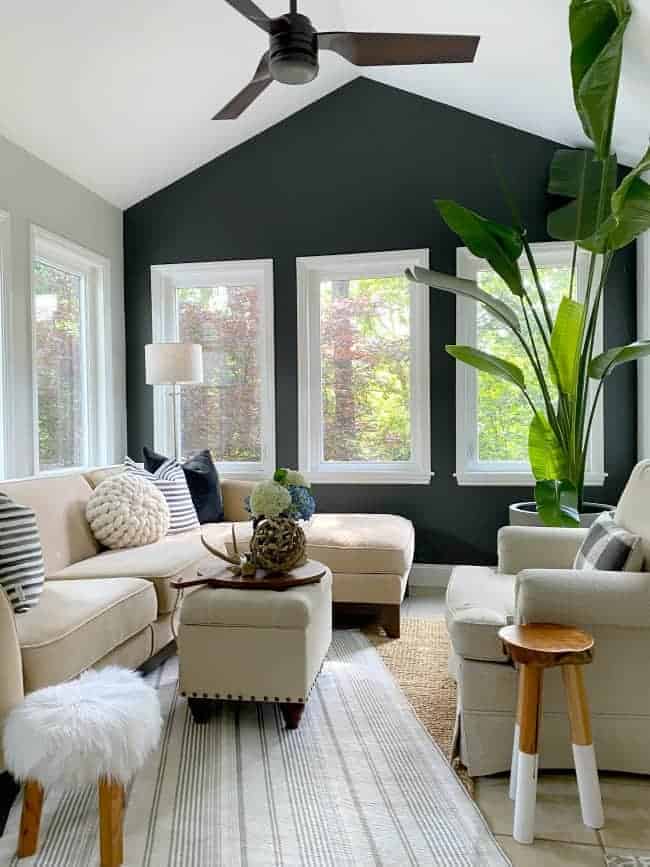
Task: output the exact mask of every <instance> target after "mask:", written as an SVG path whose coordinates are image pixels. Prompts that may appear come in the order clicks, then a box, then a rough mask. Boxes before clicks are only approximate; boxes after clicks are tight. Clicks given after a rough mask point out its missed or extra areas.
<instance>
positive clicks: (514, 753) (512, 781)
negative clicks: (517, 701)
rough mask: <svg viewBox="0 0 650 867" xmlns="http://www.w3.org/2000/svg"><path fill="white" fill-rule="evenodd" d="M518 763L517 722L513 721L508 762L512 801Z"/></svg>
mask: <svg viewBox="0 0 650 867" xmlns="http://www.w3.org/2000/svg"><path fill="white" fill-rule="evenodd" d="M518 765H519V723H518V722H516V723H515V737H514V740H513V742H512V761H511V762H510V789H509V792H508V794H509V795H510V800H511V801H514V800H515V797H516V796H517V773H518V771H517V768H518Z"/></svg>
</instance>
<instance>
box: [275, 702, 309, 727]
mask: <svg viewBox="0 0 650 867" xmlns="http://www.w3.org/2000/svg"><path fill="white" fill-rule="evenodd" d="M304 709H305V706H304V704H299V703H298V702H284V703H283V704H281V705H280V710H281V711H282V716H283V717H284V724H285V725H286V727H287V728H288V729H297V728H298V726H299V725H300V720H301V719H302V712H303V711H304Z"/></svg>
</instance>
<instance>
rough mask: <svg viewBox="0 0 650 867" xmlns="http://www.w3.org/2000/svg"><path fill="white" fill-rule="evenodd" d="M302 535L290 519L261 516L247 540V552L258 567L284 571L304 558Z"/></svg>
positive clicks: (272, 570) (271, 571) (272, 571)
mask: <svg viewBox="0 0 650 867" xmlns="http://www.w3.org/2000/svg"><path fill="white" fill-rule="evenodd" d="M305 544H306V543H305V534H304V533H303V531H302V527H299V526H298V524H296V522H295V521H292V520H291V518H264V519H263V520H262V521H260V522H259V523H258V525H257V527H256V528H255V532H254V533H253V538H252V539H251V555H252V557H253V559H254V560H255V564H256V565H257V566H258V567H259V568H260V569H266V570H267V572H270V573H271V574H277V573H279V572H288V571H289V570H290V569H293V568H295V567H296V566H299V565H300V564H301V563H303V562H304V560H305Z"/></svg>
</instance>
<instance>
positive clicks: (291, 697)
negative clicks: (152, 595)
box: [178, 563, 332, 728]
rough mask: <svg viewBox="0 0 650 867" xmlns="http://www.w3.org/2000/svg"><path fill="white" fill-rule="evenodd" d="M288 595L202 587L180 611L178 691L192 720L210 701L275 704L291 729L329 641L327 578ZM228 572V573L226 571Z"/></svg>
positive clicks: (201, 717)
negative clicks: (188, 707)
mask: <svg viewBox="0 0 650 867" xmlns="http://www.w3.org/2000/svg"><path fill="white" fill-rule="evenodd" d="M310 565H311V567H312V572H313V569H314V568H316V569H318V571H320V570H321V569H324V570H325V575H324V576H323V577H322V578H321V580H320V582H319V583H318V584H309V585H306V586H304V587H296V588H292V589H290V590H284V591H280V592H278V591H273V590H235V589H230V588H221V589H215V588H211V587H201V588H199V589H198V590H195V591H194V592H193V593H190V594H189V595H188V596H187V597H186V598H185V600H184V601H183V605H182V608H181V618H180V620H181V622H180V627H179V631H178V652H179V659H180V691H181V693H182V695H184V696H187V698H188V701H189V706H190V709H191V711H192V715H193V716H194V719H195V721H196V722H205V721H206V720H207V719H208V718H209V714H210V709H211V704H212V702H213V701H214V700H215V699H217V700H225V701H259V702H275V703H278V704H279V705H280V708H281V710H282V714H283V716H284V719H285V723H286V725H287V728H297V726H298V723H299V722H300V718H301V716H302V712H303V710H304V707H305V703H306V702H307V699H308V698H309V693H310V691H311V688H312V686H313V685H314V681H315V680H316V677H317V676H318V672H319V671H320V668H321V666H322V664H323V660H324V659H325V655H326V653H327V651H328V649H329V646H330V642H331V640H332V573H331V572H330V570H329V569H328V568H327V567H324V566H321V564H319V563H316V564H314V563H311V564H310ZM226 574H227V572H226Z"/></svg>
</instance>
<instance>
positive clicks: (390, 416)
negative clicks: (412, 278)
mask: <svg viewBox="0 0 650 867" xmlns="http://www.w3.org/2000/svg"><path fill="white" fill-rule="evenodd" d="M413 265H422V266H423V267H428V251H426V250H404V251H398V252H393V253H364V254H359V255H344V256H318V257H312V258H303V259H298V261H297V271H298V364H299V369H298V374H299V380H298V389H299V401H300V408H299V439H300V458H299V464H300V469H301V470H302V471H303V472H305V473H307V474H308V476H309V477H310V479H311V480H312V481H317V482H360V483H381V482H388V483H391V482H404V483H415V484H428V483H429V482H430V479H431V443H430V423H429V407H430V398H429V290H428V289H427V288H425V287H423V286H415V285H414V284H412V283H410V282H409V281H408V280H407V279H406V277H405V276H404V270H405V269H406V268H408V267H412V266H413Z"/></svg>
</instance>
